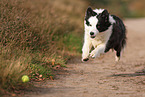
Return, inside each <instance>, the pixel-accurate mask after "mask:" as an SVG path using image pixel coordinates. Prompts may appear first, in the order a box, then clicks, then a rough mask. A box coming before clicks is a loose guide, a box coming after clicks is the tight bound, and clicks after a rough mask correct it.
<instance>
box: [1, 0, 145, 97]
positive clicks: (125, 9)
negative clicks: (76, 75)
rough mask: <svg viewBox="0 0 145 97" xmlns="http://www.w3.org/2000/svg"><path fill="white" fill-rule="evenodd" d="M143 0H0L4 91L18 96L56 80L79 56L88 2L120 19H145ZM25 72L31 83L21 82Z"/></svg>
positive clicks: (2, 85)
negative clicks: (73, 58)
mask: <svg viewBox="0 0 145 97" xmlns="http://www.w3.org/2000/svg"><path fill="white" fill-rule="evenodd" d="M143 2H144V0H141V2H137V1H135V0H133V1H130V0H121V2H119V1H114V0H111V2H107V1H106V0H102V1H100V0H98V3H95V1H94V0H92V1H90V0H84V1H83V0H73V1H72V0H42V1H41V0H0V6H1V7H0V39H1V40H0V59H1V61H0V72H1V73H0V94H10V95H11V93H16V94H18V93H20V92H21V91H23V90H25V89H28V88H30V87H32V86H33V82H35V81H46V80H53V79H54V77H55V74H54V72H55V71H57V70H58V68H62V67H67V65H66V63H67V61H68V60H69V59H71V58H72V57H76V56H80V54H81V47H82V43H83V19H84V15H85V10H86V9H87V7H88V6H92V7H93V8H96V6H97V8H99V7H103V8H107V9H108V10H109V12H110V13H112V14H116V15H118V16H120V17H122V18H125V17H143V16H145V13H143V11H144V10H145V7H144V5H143V4H144V3H143ZM119 4H121V5H122V6H119V7H118V5H119ZM112 6H114V7H117V8H115V9H114V7H112ZM126 13H128V14H126ZM24 74H26V75H28V76H29V77H30V82H29V83H25V84H24V83H23V82H22V81H21V77H22V75H24ZM20 90H21V91H20Z"/></svg>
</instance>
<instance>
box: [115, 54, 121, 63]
mask: <svg viewBox="0 0 145 97" xmlns="http://www.w3.org/2000/svg"><path fill="white" fill-rule="evenodd" d="M120 53H121V52H120V51H117V52H116V56H115V61H116V62H118V61H119V60H120Z"/></svg>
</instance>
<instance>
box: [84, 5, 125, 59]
mask: <svg viewBox="0 0 145 97" xmlns="http://www.w3.org/2000/svg"><path fill="white" fill-rule="evenodd" d="M84 25H85V35H84V44H83V48H82V61H87V60H88V59H89V57H92V58H96V57H99V56H100V54H103V53H106V52H108V51H109V50H110V49H114V50H115V51H116V61H119V60H120V56H121V51H122V49H123V48H124V46H125V44H126V29H125V26H124V24H123V22H122V20H121V19H120V18H119V17H117V16H115V15H110V14H109V13H108V11H107V10H106V9H95V10H92V8H90V7H89V8H88V9H87V11H86V16H85V20H84ZM92 47H94V50H92V51H91V49H92ZM90 51H91V53H90Z"/></svg>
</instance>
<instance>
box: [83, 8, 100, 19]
mask: <svg viewBox="0 0 145 97" xmlns="http://www.w3.org/2000/svg"><path fill="white" fill-rule="evenodd" d="M95 15H97V13H95V12H94V11H93V10H92V8H91V7H88V9H87V11H86V16H85V19H86V20H87V19H88V18H89V17H91V16H95Z"/></svg>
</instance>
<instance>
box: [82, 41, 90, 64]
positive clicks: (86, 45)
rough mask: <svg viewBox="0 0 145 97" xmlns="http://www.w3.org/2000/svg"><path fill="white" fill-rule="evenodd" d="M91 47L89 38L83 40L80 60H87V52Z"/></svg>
mask: <svg viewBox="0 0 145 97" xmlns="http://www.w3.org/2000/svg"><path fill="white" fill-rule="evenodd" d="M91 47H92V43H91V41H89V40H85V42H84V45H83V48H82V61H83V62H84V61H88V60H89V52H90V49H91Z"/></svg>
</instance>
